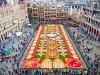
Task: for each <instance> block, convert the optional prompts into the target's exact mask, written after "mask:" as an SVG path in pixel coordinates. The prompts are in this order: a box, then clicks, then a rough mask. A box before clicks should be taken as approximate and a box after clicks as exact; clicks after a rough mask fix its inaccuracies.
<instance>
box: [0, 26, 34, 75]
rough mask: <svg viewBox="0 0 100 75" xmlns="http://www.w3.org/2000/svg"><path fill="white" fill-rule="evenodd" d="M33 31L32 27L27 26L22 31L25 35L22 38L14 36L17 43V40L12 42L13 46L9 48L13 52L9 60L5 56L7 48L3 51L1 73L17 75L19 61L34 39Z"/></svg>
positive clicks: (0, 62)
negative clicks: (30, 41)
mask: <svg viewBox="0 0 100 75" xmlns="http://www.w3.org/2000/svg"><path fill="white" fill-rule="evenodd" d="M33 31H34V29H33V28H32V27H26V26H25V27H23V29H21V32H22V33H23V35H22V36H17V35H16V34H13V36H14V37H15V40H16V41H15V40H13V41H11V42H12V45H11V46H10V47H9V49H10V50H11V52H12V53H11V56H9V57H8V58H5V55H4V53H3V50H4V49H5V47H6V46H5V47H4V48H2V49H1V52H2V60H1V61H0V73H1V74H2V75H6V74H8V73H9V75H15V73H14V72H17V71H16V70H17V69H18V67H19V61H20V59H21V57H22V55H23V53H24V51H25V48H26V47H27V45H28V42H29V40H30V39H31V37H32V33H33ZM11 40H12V39H11ZM3 64H4V65H3ZM6 64H7V65H6ZM1 74H0V75H1Z"/></svg>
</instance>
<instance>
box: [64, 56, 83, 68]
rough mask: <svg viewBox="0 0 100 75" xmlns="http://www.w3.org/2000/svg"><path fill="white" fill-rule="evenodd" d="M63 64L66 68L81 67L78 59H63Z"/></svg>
mask: <svg viewBox="0 0 100 75" xmlns="http://www.w3.org/2000/svg"><path fill="white" fill-rule="evenodd" d="M65 65H66V67H67V68H82V67H83V64H82V63H81V61H80V60H79V59H74V58H68V59H67V60H65Z"/></svg>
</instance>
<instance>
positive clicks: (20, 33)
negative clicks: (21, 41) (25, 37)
mask: <svg viewBox="0 0 100 75" xmlns="http://www.w3.org/2000/svg"><path fill="white" fill-rule="evenodd" d="M15 34H16V36H22V34H23V33H22V32H16V33H15Z"/></svg>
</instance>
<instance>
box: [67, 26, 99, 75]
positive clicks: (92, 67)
mask: <svg viewBox="0 0 100 75" xmlns="http://www.w3.org/2000/svg"><path fill="white" fill-rule="evenodd" d="M68 27H69V28H68ZM68 27H67V30H69V33H70V35H71V37H72V38H73V39H74V41H75V42H76V45H77V47H79V51H80V52H81V53H82V55H83V57H84V60H86V63H87V64H88V67H89V69H88V70H87V71H88V74H89V75H96V74H99V73H97V70H98V69H100V54H99V53H98V51H97V53H94V55H95V56H94V57H93V56H92V57H93V58H92V57H91V56H89V55H88V53H89V52H90V51H93V50H94V48H93V46H92V48H88V44H90V45H93V44H94V43H93V42H92V40H88V39H89V36H86V35H85V34H84V33H83V32H80V31H79V29H80V27H78V28H75V29H76V30H71V29H70V28H73V27H71V26H68ZM80 30H81V29H80ZM77 31H79V32H80V33H81V34H79V33H77ZM86 39H87V40H88V41H87V40H86ZM85 41H87V42H86V44H84V42H85ZM95 42H96V41H95Z"/></svg>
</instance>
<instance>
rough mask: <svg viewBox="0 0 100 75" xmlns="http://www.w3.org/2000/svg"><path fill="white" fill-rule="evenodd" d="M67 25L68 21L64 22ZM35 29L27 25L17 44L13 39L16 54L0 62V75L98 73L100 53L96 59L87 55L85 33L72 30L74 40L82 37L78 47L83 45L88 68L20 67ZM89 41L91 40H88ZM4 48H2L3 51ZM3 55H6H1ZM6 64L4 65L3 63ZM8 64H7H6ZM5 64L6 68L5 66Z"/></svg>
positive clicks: (89, 74) (86, 74) (13, 50)
mask: <svg viewBox="0 0 100 75" xmlns="http://www.w3.org/2000/svg"><path fill="white" fill-rule="evenodd" d="M63 23H65V25H66V22H63ZM33 31H34V29H33V28H32V27H25V28H23V29H22V33H23V35H22V36H21V37H17V36H16V35H14V36H15V37H17V42H18V43H17V45H16V42H14V41H13V43H12V45H11V47H10V50H11V51H12V53H16V54H14V56H12V57H11V58H8V59H5V58H4V59H3V60H2V61H1V62H0V63H2V64H0V73H1V74H0V75H6V72H7V73H8V74H9V75H96V73H97V72H96V69H98V68H100V55H97V54H95V59H94V60H92V59H91V57H89V56H88V55H87V52H89V51H88V49H87V48H84V45H83V44H82V41H84V40H85V37H84V36H83V35H80V36H79V35H77V36H76V35H74V34H75V33H76V32H72V31H70V30H69V32H71V36H73V37H74V40H75V41H76V42H77V41H78V40H79V39H81V42H80V41H79V42H77V46H78V47H83V50H81V52H82V54H83V56H84V57H85V59H86V61H87V62H88V63H89V68H88V69H86V70H75V71H74V70H69V69H56V70H52V69H41V70H38V69H33V70H22V69H19V60H20V59H21V57H22V55H23V53H24V52H25V51H24V50H25V48H26V46H27V45H28V42H29V40H30V39H31V38H30V37H31V36H32V33H33ZM86 38H87V37H86ZM87 43H89V42H87ZM90 44H91V42H90ZM2 50H3V49H1V51H2ZM1 56H2V57H3V56H4V55H1ZM3 64H4V65H3ZM6 64H7V65H6ZM3 66H5V68H4V67H3Z"/></svg>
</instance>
